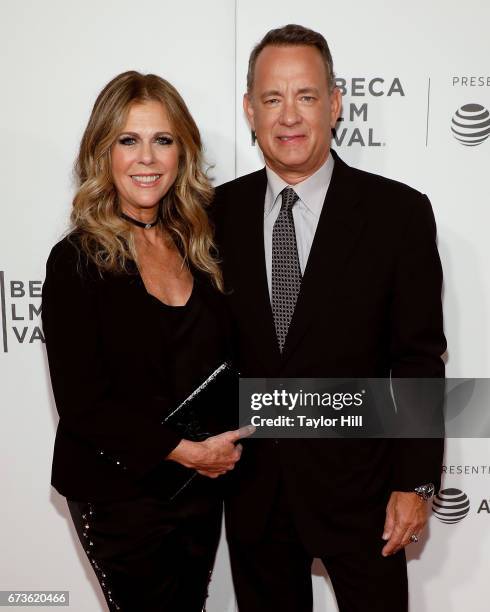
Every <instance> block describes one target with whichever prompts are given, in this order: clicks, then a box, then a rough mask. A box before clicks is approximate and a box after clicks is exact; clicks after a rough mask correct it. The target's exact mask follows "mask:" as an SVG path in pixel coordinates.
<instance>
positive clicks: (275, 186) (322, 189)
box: [264, 153, 335, 217]
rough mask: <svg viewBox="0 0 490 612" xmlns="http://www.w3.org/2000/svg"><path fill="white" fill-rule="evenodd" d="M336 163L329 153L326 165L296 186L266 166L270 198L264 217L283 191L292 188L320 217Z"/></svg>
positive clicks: (266, 203) (266, 204)
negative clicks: (289, 183)
mask: <svg viewBox="0 0 490 612" xmlns="http://www.w3.org/2000/svg"><path fill="white" fill-rule="evenodd" d="M334 163H335V162H334V159H333V156H332V154H331V153H329V155H328V157H327V160H326V161H325V163H324V164H323V165H322V166H320V168H318V170H317V171H316V172H315V173H314V174H312V175H311V176H309V177H308V178H307V179H305V180H304V181H301V183H297V184H296V185H288V184H287V183H286V182H285V181H284V180H283V179H282V178H281V177H280V176H279V175H278V174H276V173H275V172H274V170H271V168H269V166H266V167H265V171H266V173H267V195H268V197H267V198H266V202H265V207H264V216H266V217H267V216H268V215H269V213H270V212H271V211H272V209H273V208H274V206H275V205H276V203H277V201H278V198H279V195H280V194H281V191H282V190H283V189H284V188H285V187H292V188H293V189H294V191H295V192H296V193H297V194H298V197H299V199H300V200H301V201H302V202H303V204H304V205H305V206H306V208H308V210H309V211H310V212H312V213H313V214H314V215H316V216H317V217H319V216H320V213H321V211H322V207H323V202H324V200H325V196H326V195H327V190H328V186H329V185H330V181H331V179H332V173H333V167H334Z"/></svg>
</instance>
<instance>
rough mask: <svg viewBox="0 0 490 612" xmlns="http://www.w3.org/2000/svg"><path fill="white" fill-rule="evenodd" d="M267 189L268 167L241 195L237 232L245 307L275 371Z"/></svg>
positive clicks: (254, 176)
mask: <svg viewBox="0 0 490 612" xmlns="http://www.w3.org/2000/svg"><path fill="white" fill-rule="evenodd" d="M266 189H267V174H266V172H265V168H264V169H263V170H260V171H259V172H255V173H253V174H252V175H250V180H249V182H248V183H247V184H246V186H245V185H244V188H243V192H242V193H240V195H239V198H240V200H241V201H240V205H239V207H238V210H241V211H243V212H244V214H242V215H240V218H239V220H238V223H239V227H237V228H236V231H235V232H234V236H235V237H238V236H239V237H240V247H239V249H240V253H239V257H240V259H241V261H242V264H241V266H240V267H241V270H242V272H241V275H242V283H243V284H242V287H243V289H244V291H245V296H246V299H245V300H244V303H245V307H246V308H251V309H252V310H251V311H250V312H247V313H246V316H247V318H250V317H252V318H253V319H254V323H255V328H256V330H257V332H256V333H257V340H258V342H259V343H260V345H261V349H262V353H263V360H264V363H266V364H268V365H270V366H272V371H274V370H275V369H276V368H277V366H278V365H279V363H280V358H281V354H280V351H279V346H278V343H277V338H276V331H275V327H274V318H273V315H272V308H271V303H270V298H269V287H268V283H267V272H266V267H265V251H264V200H265V192H266Z"/></svg>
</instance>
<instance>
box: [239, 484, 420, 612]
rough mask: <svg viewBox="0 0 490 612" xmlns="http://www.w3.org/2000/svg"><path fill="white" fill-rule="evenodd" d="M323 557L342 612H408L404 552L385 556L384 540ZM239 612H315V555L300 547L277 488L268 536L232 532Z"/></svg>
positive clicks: (285, 505) (283, 498) (283, 495)
mask: <svg viewBox="0 0 490 612" xmlns="http://www.w3.org/2000/svg"><path fill="white" fill-rule="evenodd" d="M382 528H383V526H382V525H380V526H379V529H380V540H379V546H374V547H373V546H372V545H368V546H366V543H365V542H363V541H359V544H358V549H357V550H355V551H349V552H347V551H346V552H344V553H339V554H335V555H328V554H325V555H323V556H322V557H321V559H322V562H323V564H324V565H325V568H326V569H327V572H328V574H329V577H330V580H331V583H332V586H333V589H334V592H335V596H336V599H337V604H338V607H339V611H340V612H394V611H396V612H406V611H407V610H408V582H407V566H406V558H405V551H404V550H401V551H400V552H398V553H397V554H395V555H392V556H389V557H382V556H381V549H382V548H383V546H384V544H385V542H384V541H383V540H381V530H382ZM228 546H229V550H230V559H231V567H232V574H233V583H234V586H235V593H236V597H237V601H238V609H239V612H271V611H275V610H278V611H279V610H280V612H311V611H312V609H313V594H312V583H311V564H312V561H313V557H312V555H311V554H310V553H308V551H307V550H306V549H305V547H304V545H303V544H302V542H301V540H300V538H299V536H298V533H297V530H296V528H295V526H294V522H293V518H292V516H291V514H290V511H289V508H288V504H287V499H286V496H285V494H284V490H283V489H282V487H280V488H279V491H278V492H277V496H276V499H275V504H274V508H273V510H272V512H271V515H270V517H269V521H268V529H267V531H266V534H265V536H264V537H263V538H262V539H261V540H260V541H258V542H244V541H241V540H240V539H239V538H234V537H233V534H230V533H229V534H228Z"/></svg>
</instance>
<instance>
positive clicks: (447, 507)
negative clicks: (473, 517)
mask: <svg viewBox="0 0 490 612" xmlns="http://www.w3.org/2000/svg"><path fill="white" fill-rule="evenodd" d="M432 511H433V513H434V514H435V515H436V516H437V518H438V519H439V520H440V521H441V522H442V523H448V524H451V523H459V521H462V520H463V519H464V518H465V516H467V514H468V512H469V511H470V500H469V499H468V496H467V495H466V493H463V491H460V490H459V489H443V490H442V491H439V493H438V494H437V495H436V496H435V497H434V501H433V502H432Z"/></svg>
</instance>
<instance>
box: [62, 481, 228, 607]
mask: <svg viewBox="0 0 490 612" xmlns="http://www.w3.org/2000/svg"><path fill="white" fill-rule="evenodd" d="M67 502H68V508H69V510H70V514H71V516H72V519H73V523H74V525H75V528H76V530H77V533H78V537H79V539H80V542H81V543H82V546H83V548H84V550H85V552H86V553H87V556H88V558H89V560H90V562H91V564H92V567H93V569H94V571H95V574H96V576H97V579H98V580H99V583H100V585H101V587H102V590H103V593H104V596H105V598H106V602H107V605H108V608H109V610H110V611H111V612H112V611H114V610H119V611H122V612H176V611H179V612H201V611H202V610H203V609H204V602H205V599H206V596H207V587H208V584H209V579H210V576H211V571H212V567H213V563H214V558H215V554H216V549H217V546H218V542H219V537H220V528H221V516H222V503H221V500H220V499H219V498H217V497H215V496H209V495H206V494H201V493H199V491H195V490H192V487H189V489H188V490H186V491H182V493H181V494H180V495H179V496H178V497H177V498H176V499H175V500H173V501H172V502H166V501H161V500H159V499H156V498H153V497H139V498H136V499H130V500H124V501H110V502H95V503H90V502H80V501H72V500H67Z"/></svg>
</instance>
